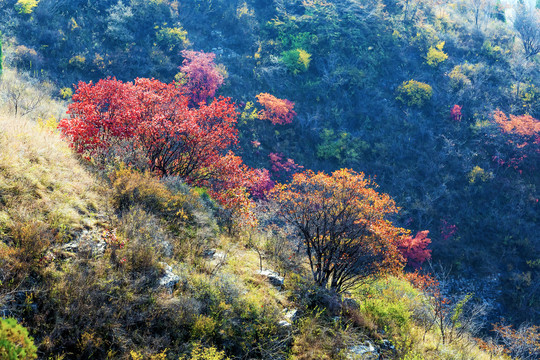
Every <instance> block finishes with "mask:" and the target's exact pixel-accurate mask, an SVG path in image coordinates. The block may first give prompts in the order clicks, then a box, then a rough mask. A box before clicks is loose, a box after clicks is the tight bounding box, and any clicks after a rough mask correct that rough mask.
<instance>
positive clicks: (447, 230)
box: [441, 219, 457, 241]
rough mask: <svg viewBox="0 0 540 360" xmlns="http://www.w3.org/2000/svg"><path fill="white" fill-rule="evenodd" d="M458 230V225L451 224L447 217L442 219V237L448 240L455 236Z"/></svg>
mask: <svg viewBox="0 0 540 360" xmlns="http://www.w3.org/2000/svg"><path fill="white" fill-rule="evenodd" d="M456 232H457V226H456V225H453V224H450V223H449V222H448V221H446V220H445V219H441V239H442V240H443V241H446V240H448V239H450V238H452V237H453V236H454V234H455V233H456Z"/></svg>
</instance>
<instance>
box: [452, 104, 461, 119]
mask: <svg viewBox="0 0 540 360" xmlns="http://www.w3.org/2000/svg"><path fill="white" fill-rule="evenodd" d="M462 108H463V106H459V105H457V104H456V105H454V107H452V110H450V117H451V118H452V120H454V121H457V122H461V117H462V115H461V109H462Z"/></svg>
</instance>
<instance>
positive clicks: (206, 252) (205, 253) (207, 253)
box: [202, 249, 217, 258]
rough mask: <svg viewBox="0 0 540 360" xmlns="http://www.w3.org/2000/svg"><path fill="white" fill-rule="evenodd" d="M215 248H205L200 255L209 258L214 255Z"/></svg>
mask: <svg viewBox="0 0 540 360" xmlns="http://www.w3.org/2000/svg"><path fill="white" fill-rule="evenodd" d="M216 251H217V250H216V249H207V250H204V251H203V253H202V256H203V257H205V258H211V257H214V254H215V253H216Z"/></svg>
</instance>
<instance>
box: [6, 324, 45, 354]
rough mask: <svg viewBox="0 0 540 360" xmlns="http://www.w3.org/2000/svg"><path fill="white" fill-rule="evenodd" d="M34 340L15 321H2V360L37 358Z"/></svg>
mask: <svg viewBox="0 0 540 360" xmlns="http://www.w3.org/2000/svg"><path fill="white" fill-rule="evenodd" d="M36 353H37V348H36V346H35V345H34V339H32V337H31V336H29V335H28V330H26V329H25V328H24V327H23V326H21V325H19V324H18V323H17V320H15V319H11V318H8V319H0V359H2V360H26V359H36V358H37V354H36Z"/></svg>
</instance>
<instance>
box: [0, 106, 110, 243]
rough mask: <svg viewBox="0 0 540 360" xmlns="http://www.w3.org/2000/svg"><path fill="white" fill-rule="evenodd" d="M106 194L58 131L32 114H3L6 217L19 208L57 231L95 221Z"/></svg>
mask: <svg viewBox="0 0 540 360" xmlns="http://www.w3.org/2000/svg"><path fill="white" fill-rule="evenodd" d="M102 197H103V192H102V191H101V190H100V189H99V185H98V184H97V183H96V181H95V180H94V178H93V177H92V176H91V175H90V174H89V173H88V172H87V171H86V170H85V169H84V168H83V167H82V166H81V165H80V163H79V162H78V160H77V159H76V158H75V156H74V155H73V154H72V152H71V150H70V149H69V148H68V146H67V145H66V144H65V143H64V142H63V141H62V140H61V139H60V137H59V135H58V134H55V133H52V132H51V131H50V130H47V129H43V128H40V127H39V126H38V125H37V124H36V123H35V122H33V121H31V120H27V119H24V118H16V117H7V116H2V115H0V199H1V200H0V201H1V202H2V205H3V208H4V211H3V216H2V219H3V222H4V223H5V222H9V221H10V220H9V219H10V218H12V217H13V216H15V214H17V216H18V217H22V218H32V219H34V220H39V221H43V222H45V223H47V224H49V225H50V226H51V227H52V228H53V229H55V230H56V231H57V234H59V233H62V232H64V233H66V232H68V233H69V232H73V231H77V230H79V229H82V228H84V227H90V226H92V225H93V222H95V220H96V217H95V215H96V213H97V212H98V209H99V208H100V207H101V205H102V204H103V201H102V200H101V199H102ZM64 235H65V236H68V234H64ZM64 240H65V239H64Z"/></svg>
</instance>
